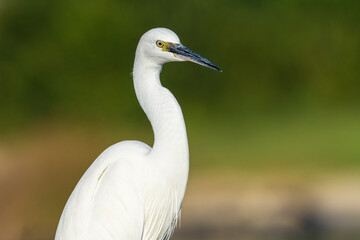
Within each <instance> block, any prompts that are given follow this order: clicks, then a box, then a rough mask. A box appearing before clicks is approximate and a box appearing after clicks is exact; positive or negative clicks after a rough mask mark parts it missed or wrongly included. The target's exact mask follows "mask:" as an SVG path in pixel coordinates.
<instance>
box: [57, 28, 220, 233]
mask: <svg viewBox="0 0 360 240" xmlns="http://www.w3.org/2000/svg"><path fill="white" fill-rule="evenodd" d="M184 60H189V61H193V62H197V63H199V64H201V65H205V66H207V67H210V68H214V69H217V70H219V69H218V68H217V67H216V66H215V65H214V64H212V63H211V62H209V61H208V60H206V59H204V58H202V57H200V56H199V55H197V54H196V53H194V52H192V51H191V50H189V49H187V48H186V47H184V46H183V45H181V44H180V40H179V38H178V37H177V35H176V34H175V33H174V32H172V31H170V30H168V29H165V28H156V29H152V30H150V31H148V32H146V33H145V34H144V35H143V36H142V37H141V39H140V42H139V44H138V47H137V50H136V56H135V63H134V71H133V78H134V86H135V91H136V96H137V98H138V100H139V102H140V105H141V107H142V108H143V110H144V111H145V113H146V115H147V116H148V118H149V120H150V122H151V125H152V127H153V130H154V135H155V136H154V139H155V141H154V146H153V148H151V147H149V146H148V145H146V144H144V143H142V142H138V141H123V142H120V143H117V144H114V145H112V146H111V147H109V148H108V149H106V150H105V151H104V152H103V153H102V154H101V155H100V156H99V157H98V158H97V159H96V160H95V161H94V163H93V164H92V165H91V166H90V167H89V169H88V170H87V171H86V172H85V174H84V175H83V176H82V178H81V179H80V181H79V183H78V184H77V186H76V187H75V189H74V191H73V192H72V194H71V196H70V198H69V200H68V202H67V204H66V206H65V208H64V211H63V213H62V216H61V219H60V222H59V225H58V228H57V232H56V236H55V239H56V240H81V239H83V240H100V239H101V240H115V239H117V240H163V239H168V238H170V236H171V233H172V231H173V229H174V227H175V225H176V221H177V219H178V217H179V215H180V209H181V203H182V200H183V197H184V193H185V188H186V184H187V179H188V173H189V151H188V141H187V135H186V129H185V123H184V119H183V115H182V112H181V108H180V105H179V104H178V102H177V101H176V99H175V97H174V96H173V95H172V94H171V92H170V91H169V90H167V89H166V88H164V87H162V86H161V83H160V72H161V68H162V65H163V64H164V63H166V62H170V61H184Z"/></svg>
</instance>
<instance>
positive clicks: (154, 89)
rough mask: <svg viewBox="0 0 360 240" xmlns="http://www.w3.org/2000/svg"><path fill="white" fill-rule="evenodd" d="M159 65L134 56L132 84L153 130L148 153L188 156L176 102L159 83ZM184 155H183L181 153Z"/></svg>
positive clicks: (180, 115) (181, 119)
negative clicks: (150, 147)
mask: <svg viewBox="0 0 360 240" xmlns="http://www.w3.org/2000/svg"><path fill="white" fill-rule="evenodd" d="M161 68H162V66H161V65H159V64H156V63H153V62H151V61H149V60H148V59H146V57H138V56H136V57H135V64H134V71H133V76H134V86H135V92H136V96H137V98H138V100H139V103H140V105H141V107H142V109H143V110H144V112H145V114H146V115H147V117H148V118H149V120H150V122H151V125H152V128H153V131H154V146H153V150H152V153H157V154H165V155H170V156H172V158H173V156H179V157H188V142H187V135H186V128H185V122H184V118H183V115H182V112H181V108H180V105H179V104H178V102H177V101H176V99H175V97H174V96H173V95H172V94H171V92H170V91H169V90H168V89H166V88H164V87H163V86H162V85H161V82H160V72H161ZM184 155H186V156H184Z"/></svg>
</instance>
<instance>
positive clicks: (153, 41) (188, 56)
mask: <svg viewBox="0 0 360 240" xmlns="http://www.w3.org/2000/svg"><path fill="white" fill-rule="evenodd" d="M136 55H142V56H143V57H146V58H147V59H148V60H149V61H152V62H154V63H156V64H159V65H162V64H164V63H167V62H175V61H190V62H194V63H197V64H200V65H202V66H205V67H208V68H211V69H215V70H218V71H221V69H220V68H218V67H217V66H216V65H215V64H213V63H212V62H210V61H209V60H207V59H206V58H203V57H202V56H200V55H199V54H197V53H195V52H193V51H191V50H190V49H188V48H187V47H185V46H184V45H182V44H181V43H180V39H179V37H178V36H177V35H176V34H175V33H174V32H173V31H171V30H169V29H167V28H154V29H151V30H149V31H147V32H146V33H144V35H143V36H142V37H141V39H140V42H139V44H138V47H137V50H136Z"/></svg>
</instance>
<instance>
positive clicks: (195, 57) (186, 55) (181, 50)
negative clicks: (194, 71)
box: [167, 44, 222, 72]
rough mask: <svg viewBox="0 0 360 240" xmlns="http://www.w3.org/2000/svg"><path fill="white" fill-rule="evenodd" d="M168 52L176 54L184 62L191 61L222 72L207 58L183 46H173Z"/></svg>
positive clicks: (168, 48)
mask: <svg viewBox="0 0 360 240" xmlns="http://www.w3.org/2000/svg"><path fill="white" fill-rule="evenodd" d="M167 50H168V51H169V52H171V53H174V54H176V56H177V57H179V58H183V59H184V60H187V61H191V62H194V63H197V64H200V65H202V66H205V67H208V68H211V69H214V70H217V71H220V72H221V71H222V70H221V69H220V68H219V67H218V66H216V65H215V64H213V63H212V62H210V61H209V60H207V59H206V58H204V57H202V56H200V55H199V54H197V53H195V52H193V51H191V50H190V49H189V48H187V47H185V46H184V45H182V44H171V45H170V46H169V47H167Z"/></svg>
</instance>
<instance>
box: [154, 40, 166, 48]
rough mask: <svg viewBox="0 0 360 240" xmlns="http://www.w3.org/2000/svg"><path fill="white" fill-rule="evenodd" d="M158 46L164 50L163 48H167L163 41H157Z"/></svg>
mask: <svg viewBox="0 0 360 240" xmlns="http://www.w3.org/2000/svg"><path fill="white" fill-rule="evenodd" d="M156 46H158V47H159V48H162V47H164V46H165V43H164V42H163V41H161V40H157V41H156Z"/></svg>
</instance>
